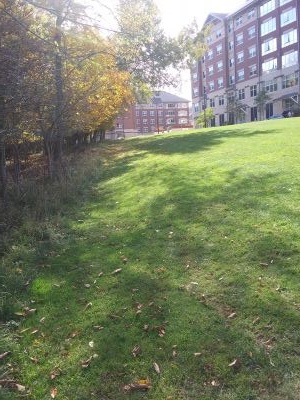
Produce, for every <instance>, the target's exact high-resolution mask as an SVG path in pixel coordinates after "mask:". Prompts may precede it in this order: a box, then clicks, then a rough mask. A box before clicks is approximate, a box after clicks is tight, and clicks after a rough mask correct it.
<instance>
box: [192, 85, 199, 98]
mask: <svg viewBox="0 0 300 400" xmlns="http://www.w3.org/2000/svg"><path fill="white" fill-rule="evenodd" d="M198 93H199V89H198V88H197V87H194V88H193V95H194V96H198Z"/></svg>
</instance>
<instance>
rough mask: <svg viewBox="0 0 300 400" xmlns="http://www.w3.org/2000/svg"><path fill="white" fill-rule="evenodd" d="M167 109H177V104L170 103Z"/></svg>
mask: <svg viewBox="0 0 300 400" xmlns="http://www.w3.org/2000/svg"><path fill="white" fill-rule="evenodd" d="M167 107H168V108H175V107H176V104H175V103H168V105H167Z"/></svg>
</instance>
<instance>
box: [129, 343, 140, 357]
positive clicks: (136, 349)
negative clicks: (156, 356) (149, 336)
mask: <svg viewBox="0 0 300 400" xmlns="http://www.w3.org/2000/svg"><path fill="white" fill-rule="evenodd" d="M141 351H142V350H141V348H140V346H139V345H135V346H134V348H133V349H132V351H131V353H132V355H133V357H137V356H138V355H139V354H140V353H141Z"/></svg>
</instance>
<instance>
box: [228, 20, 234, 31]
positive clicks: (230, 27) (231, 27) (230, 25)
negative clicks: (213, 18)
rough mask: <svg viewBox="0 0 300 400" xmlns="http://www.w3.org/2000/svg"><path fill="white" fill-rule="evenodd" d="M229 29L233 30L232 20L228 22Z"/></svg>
mask: <svg viewBox="0 0 300 400" xmlns="http://www.w3.org/2000/svg"><path fill="white" fill-rule="evenodd" d="M227 29H228V32H231V31H232V29H233V23H232V21H230V22H228V25H227Z"/></svg>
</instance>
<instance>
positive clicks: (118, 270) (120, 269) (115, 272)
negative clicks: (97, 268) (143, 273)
mask: <svg viewBox="0 0 300 400" xmlns="http://www.w3.org/2000/svg"><path fill="white" fill-rule="evenodd" d="M121 271H122V268H117V269H115V270H114V271H113V272H112V273H111V274H112V275H116V274H119V273H120V272H121Z"/></svg>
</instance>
